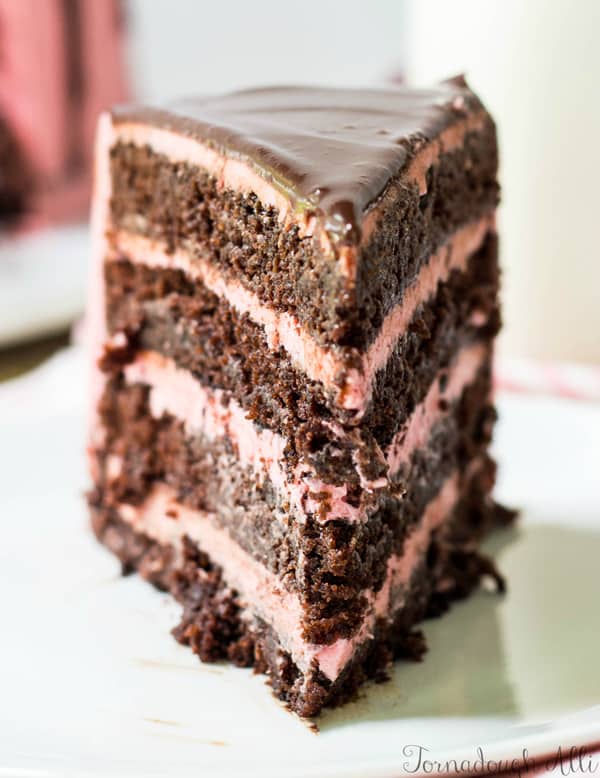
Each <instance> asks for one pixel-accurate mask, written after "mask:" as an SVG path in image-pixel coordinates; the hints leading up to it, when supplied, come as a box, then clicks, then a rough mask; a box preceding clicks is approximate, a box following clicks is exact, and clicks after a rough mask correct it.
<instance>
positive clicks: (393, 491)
mask: <svg viewBox="0 0 600 778" xmlns="http://www.w3.org/2000/svg"><path fill="white" fill-rule="evenodd" d="M490 389H491V377H490V374H489V369H488V367H487V365H486V366H484V367H483V368H482V369H480V371H479V373H478V376H477V378H476V380H475V382H474V383H473V384H471V385H470V386H468V387H466V388H465V390H464V391H463V393H462V395H461V396H460V398H459V399H458V400H456V401H455V402H454V404H453V406H452V407H451V408H448V409H447V412H446V414H445V415H444V417H442V419H441V420H440V421H438V422H437V424H435V425H434V427H433V429H432V430H431V433H430V435H429V438H428V440H427V445H426V446H425V447H423V448H418V449H416V450H414V451H413V452H412V454H411V457H410V460H409V461H407V462H406V464H405V465H404V466H403V467H402V468H401V469H400V470H399V471H398V473H397V474H396V475H395V477H393V478H392V479H391V482H390V485H389V487H388V488H387V489H386V490H382V491H381V492H380V493H379V495H378V496H377V498H374V497H373V496H371V495H368V494H364V492H363V490H362V489H361V486H360V484H359V483H357V476H356V471H354V472H353V480H354V484H353V491H354V495H355V499H356V500H357V503H360V502H361V501H363V500H364V501H365V502H366V504H367V506H370V507H367V508H366V510H367V511H368V518H366V519H365V521H364V522H360V523H353V524H348V523H347V522H344V521H335V520H332V521H328V522H327V523H325V524H323V522H322V521H320V520H319V518H318V517H317V516H315V515H308V516H307V517H306V518H304V519H303V520H302V521H300V520H299V517H296V519H294V518H293V513H291V511H290V508H289V507H288V506H287V505H286V501H285V499H284V498H283V499H282V495H281V494H278V492H277V489H276V488H275V487H274V485H273V484H272V483H271V482H270V480H269V478H268V477H266V478H265V479H264V480H262V482H260V481H258V479H257V475H256V473H255V472H253V471H252V470H250V469H249V468H247V467H246V468H244V467H243V466H242V465H241V464H240V463H239V460H238V459H237V457H236V455H235V451H234V448H233V447H232V444H231V441H230V440H228V439H217V440H216V441H210V440H207V439H206V437H204V436H203V435H195V436H191V435H190V434H189V433H188V432H187V431H186V430H185V428H184V425H183V423H182V422H181V421H179V420H177V419H175V418H173V417H172V416H169V415H168V414H164V413H163V414H162V415H161V417H160V418H158V419H157V418H154V417H153V415H152V412H151V409H150V407H149V404H148V389H147V387H144V386H143V385H140V384H137V385H133V386H126V385H124V384H123V381H122V379H118V378H114V379H113V380H112V381H111V382H110V383H109V384H108V386H107V389H106V391H105V396H104V398H103V400H102V403H101V406H100V409H101V414H102V415H101V420H102V423H103V428H104V430H105V431H106V442H105V448H104V449H103V451H102V452H101V453H100V454H99V457H100V464H99V472H100V473H101V474H102V475H101V476H100V478H99V479H98V480H97V484H98V487H99V489H100V490H101V495H102V496H101V502H102V504H104V505H107V506H113V507H115V506H118V505H121V504H123V503H128V504H133V505H140V504H142V503H143V501H144V499H145V498H146V496H147V494H148V493H149V492H150V491H151V490H152V486H153V484H154V483H156V482H158V483H162V482H164V483H166V484H168V486H169V488H171V489H173V490H174V493H175V495H176V498H177V500H178V501H179V502H180V503H182V504H183V505H186V506H188V507H189V508H192V509H197V510H201V511H206V512H210V513H214V514H215V520H216V521H217V522H218V523H219V524H220V525H221V526H223V527H226V528H227V530H228V532H229V533H230V535H231V536H232V537H233V538H234V539H235V541H236V542H237V543H238V544H239V545H240V546H241V547H242V548H243V549H244V550H245V551H247V552H248V554H250V555H251V556H253V557H254V558H255V559H257V561H259V562H260V563H261V564H263V565H265V566H266V567H267V568H268V569H270V570H271V571H272V572H273V573H274V574H275V575H277V576H278V577H279V578H280V579H281V581H282V584H283V585H284V586H285V587H286V588H287V589H288V590H294V591H297V592H298V593H299V594H300V595H301V597H302V599H303V601H304V602H305V603H306V606H307V607H308V608H309V611H308V614H307V619H306V625H305V631H306V634H307V636H308V637H309V639H311V640H313V641H314V642H319V643H330V642H332V640H334V639H336V638H339V637H347V636H349V635H350V634H352V633H353V632H354V631H355V630H356V629H357V627H358V625H359V624H360V621H361V619H362V616H363V612H364V610H365V607H366V602H365V600H364V591H365V590H372V591H378V590H379V589H380V588H381V586H382V584H383V580H384V577H385V573H386V566H387V563H388V560H389V557H390V555H391V554H401V552H402V547H403V543H404V540H405V537H406V534H407V533H409V532H410V531H411V529H412V528H413V527H414V526H416V525H417V524H418V522H419V520H420V517H421V515H422V514H423V513H424V511H425V509H426V507H427V505H428V504H429V503H430V502H431V501H432V499H433V498H434V497H435V495H436V494H437V493H438V492H439V491H440V489H441V487H442V484H443V483H444V481H445V480H446V479H447V478H448V476H449V475H450V474H451V473H452V472H454V471H459V472H466V470H467V468H468V465H469V462H471V461H472V460H474V459H477V458H479V459H480V460H481V462H482V465H481V467H480V475H479V476H478V478H480V479H483V480H484V482H485V483H486V486H487V488H488V489H489V488H490V487H491V484H492V483H493V476H494V470H493V465H492V464H491V463H487V462H485V458H484V452H485V449H486V447H487V445H488V443H489V439H490V435H491V428H492V422H493V409H492V408H491V406H489V405H487V398H488V397H489V394H490ZM330 466H331V465H330ZM348 471H349V472H350V464H349V465H348ZM348 481H350V482H352V478H351V477H350V476H349V477H348ZM365 498H366V499H365ZM290 514H291V515H290ZM174 520H176V518H175V519H174ZM299 560H302V564H301V566H300V563H299Z"/></svg>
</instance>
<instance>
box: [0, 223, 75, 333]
mask: <svg viewBox="0 0 600 778" xmlns="http://www.w3.org/2000/svg"><path fill="white" fill-rule="evenodd" d="M88 255H89V238H88V228H87V226H86V225H84V224H76V225H72V226H63V227H53V228H49V229H44V230H41V231H39V232H34V233H32V234H27V235H20V236H18V237H14V238H11V239H8V238H2V239H0V347H3V346H8V345H12V344H13V343H17V342H18V341H21V340H27V339H29V338H33V337H37V336H40V335H45V334H47V333H53V332H58V331H59V330H61V329H64V328H66V327H67V326H68V325H69V324H70V323H71V322H72V321H73V320H74V319H75V318H76V317H77V316H78V315H79V314H80V313H81V311H82V309H83V304H84V299H85V285H86V276H87V268H88Z"/></svg>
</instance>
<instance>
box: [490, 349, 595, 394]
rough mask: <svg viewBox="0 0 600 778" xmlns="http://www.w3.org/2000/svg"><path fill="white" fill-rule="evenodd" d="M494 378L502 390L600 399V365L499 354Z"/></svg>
mask: <svg viewBox="0 0 600 778" xmlns="http://www.w3.org/2000/svg"><path fill="white" fill-rule="evenodd" d="M494 378H495V383H496V388H497V389H498V390H499V391H504V392H520V393H522V392H531V393H535V394H553V395H556V396H559V397H566V398H569V399H571V400H588V401H592V402H600V365H584V364H569V363H565V362H561V363H559V362H534V361H532V360H530V359H514V358H504V357H499V358H498V359H496V363H495V366H494Z"/></svg>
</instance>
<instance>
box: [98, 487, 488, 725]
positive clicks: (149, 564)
mask: <svg viewBox="0 0 600 778" xmlns="http://www.w3.org/2000/svg"><path fill="white" fill-rule="evenodd" d="M98 502H99V501H98V500H97V499H94V498H92V519H93V527H94V531H95V532H96V535H97V536H98V538H99V539H100V540H101V541H102V542H103V543H104V544H105V545H106V546H107V547H108V548H109V549H110V550H111V551H112V552H113V553H115V554H116V555H117V556H118V558H119V559H120V560H121V563H122V565H123V571H124V572H125V573H128V572H132V571H134V570H136V571H138V572H139V573H140V574H141V575H142V576H143V577H144V578H146V579H147V580H149V581H150V582H151V583H153V584H154V585H156V586H158V587H159V588H161V589H165V590H168V591H170V592H171V593H172V594H173V595H174V596H175V597H176V599H177V600H178V601H179V602H180V603H181V604H182V606H183V615H182V621H181V623H180V624H179V625H178V626H177V627H176V628H175V629H174V631H173V632H174V635H175V637H176V638H177V639H178V640H179V641H180V642H182V643H184V644H186V645H189V646H190V647H191V648H192V650H193V651H194V652H195V653H196V654H198V656H199V657H200V659H201V660H202V661H205V662H213V661H218V660H221V659H228V660H229V661H232V662H234V663H235V664H238V665H239V666H242V667H252V666H253V667H254V668H255V670H256V671H257V672H263V673H265V672H266V673H268V674H269V678H270V681H271V685H272V686H273V689H274V691H275V694H276V695H277V696H278V697H279V698H280V699H281V700H284V701H285V702H286V703H287V704H289V705H290V707H291V708H292V709H293V710H294V711H296V712H297V713H298V714H300V715H301V716H313V715H316V714H318V713H319V712H320V711H321V709H322V708H323V707H324V706H336V705H338V704H341V703H343V702H345V701H347V700H348V699H351V698H352V697H353V696H354V695H355V694H356V691H357V689H358V687H359V686H360V685H361V684H362V683H363V682H364V681H365V680H367V679H375V680H383V679H384V678H385V677H386V674H387V671H388V669H389V666H390V663H391V661H392V660H393V659H394V658H403V659H420V658H421V656H422V654H423V652H424V651H425V643H424V640H423V637H422V635H421V634H420V633H416V632H414V631H413V629H414V627H415V625H417V624H418V623H419V622H420V621H421V620H422V619H423V618H425V617H426V616H427V615H434V616H436V615H439V614H440V612H442V611H443V610H445V609H446V608H447V607H448V604H449V603H450V602H452V600H454V599H459V598H462V597H465V596H466V595H467V594H468V593H469V592H470V591H471V590H472V589H473V588H474V587H475V586H477V585H478V583H479V581H480V579H481V577H482V576H490V577H492V578H493V579H494V580H495V581H496V583H497V585H498V586H499V587H502V586H503V582H502V579H501V578H500V577H499V576H498V574H497V572H496V571H495V568H494V567H493V565H492V564H491V563H490V562H489V560H487V559H485V558H484V557H482V556H480V555H479V554H478V553H477V552H476V551H474V550H473V549H472V544H471V543H469V544H465V543H457V542H453V541H452V540H451V539H450V538H451V537H452V536H457V537H460V536H464V535H465V530H463V529H461V528H462V527H467V528H468V529H467V531H466V532H467V534H468V533H469V532H470V529H471V527H472V524H473V520H472V517H473V516H478V517H479V516H481V511H482V505H483V504H482V502H481V491H480V488H479V487H478V486H477V485H475V484H474V485H473V486H472V487H471V488H469V489H467V490H466V491H465V493H464V495H463V498H462V499H461V501H460V502H459V503H458V504H457V506H456V508H455V509H454V511H453V514H452V517H451V518H450V519H449V521H448V524H447V528H446V529H447V532H448V535H447V536H446V535H445V533H443V532H438V533H436V534H434V535H433V537H432V539H431V542H430V546H429V550H428V553H427V554H426V556H425V558H424V563H423V566H422V567H421V568H420V569H418V570H415V572H414V573H413V575H412V576H411V580H410V584H409V587H408V589H407V590H406V592H405V597H404V600H403V604H402V605H401V606H400V607H399V608H398V609H397V611H396V612H395V613H394V614H393V615H390V618H389V619H379V620H378V621H377V623H376V625H375V628H374V630H373V635H372V637H370V638H366V639H365V640H364V641H363V643H362V644H361V646H360V647H359V649H358V650H357V651H356V652H355V654H354V656H353V658H352V659H351V660H350V661H349V662H348V664H347V665H346V667H345V668H344V671H343V672H342V673H341V674H340V675H339V677H338V678H337V679H336V680H335V681H334V682H332V681H331V680H330V679H329V678H327V676H326V675H325V674H324V673H322V672H321V671H319V669H318V668H317V667H316V666H313V667H311V668H310V669H309V670H308V671H303V670H301V669H300V668H299V667H298V666H297V665H296V664H295V663H294V661H293V659H292V657H291V656H290V655H289V653H287V652H286V651H285V650H284V649H283V648H282V646H281V644H280V642H279V640H278V636H277V635H276V634H275V633H274V632H273V630H272V629H270V628H269V627H268V626H267V625H266V624H265V623H264V622H262V621H261V620H260V619H256V618H255V619H248V618H247V616H246V614H245V608H244V604H243V601H241V600H240V598H239V595H238V593H237V592H236V591H235V590H233V591H232V590H231V587H230V586H229V585H228V583H227V580H226V578H225V577H224V575H223V571H222V569H221V568H220V567H219V566H218V565H216V564H215V563H214V562H213V561H212V560H211V559H210V557H209V556H208V555H207V554H206V553H205V552H204V551H203V550H202V549H199V548H198V547H197V546H196V545H195V544H193V543H192V542H191V541H189V540H186V541H185V542H184V545H183V555H182V556H181V557H178V556H177V555H176V554H175V553H174V550H173V547H172V546H162V545H160V544H159V543H157V542H156V541H154V540H152V539H151V538H149V537H148V536H147V535H144V534H143V533H140V532H136V531H135V530H133V529H132V528H131V527H130V526H129V525H128V524H126V523H125V522H123V521H122V520H120V519H119V518H118V517H117V516H116V515H115V514H114V512H113V511H111V510H110V509H107V508H106V507H98V506H97V503H98ZM485 505H486V506H487V503H485ZM486 512H487V517H488V528H489V526H490V524H491V523H493V521H494V515H493V513H492V512H491V511H490V510H489V509H488V508H487V507H486Z"/></svg>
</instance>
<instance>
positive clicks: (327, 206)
mask: <svg viewBox="0 0 600 778" xmlns="http://www.w3.org/2000/svg"><path fill="white" fill-rule="evenodd" d="M480 108H481V104H480V102H479V100H478V99H477V97H475V95H474V94H473V93H472V92H471V91H470V90H469V88H468V87H467V85H466V83H465V81H464V79H462V78H460V77H459V78H456V79H452V80H450V81H446V82H443V83H442V84H440V85H438V86H436V87H435V88H431V89H415V88H409V87H394V88H385V89H375V88H371V89H366V88H365V89H336V88H326V87H302V86H291V87H267V88H260V89H249V90H243V91H239V92H233V93H231V94H227V95H225V96H218V97H201V98H189V99H183V100H179V101H177V102H174V103H170V104H169V105H168V106H167V107H165V108H137V107H135V108H131V107H127V106H126V107H119V108H116V109H115V110H114V112H113V120H114V121H115V123H117V124H118V123H124V122H130V121H134V122H136V121H139V122H143V123H147V124H152V125H154V126H157V127H160V128H162V129H165V130H169V131H171V132H175V133H177V134H180V135H185V136H187V137H191V138H193V139H195V140H198V141H201V142H202V143H204V144H205V145H207V146H210V147H212V148H214V149H215V150H216V151H218V152H219V153H221V154H223V155H224V156H227V157H230V158H238V159H241V160H243V161H245V162H246V163H248V164H249V165H251V166H252V167H253V168H254V169H255V170H256V171H257V173H258V174H259V175H260V176H262V177H263V178H264V179H265V180H267V181H268V182H269V183H271V184H272V185H273V186H275V187H276V188H277V189H278V190H279V191H280V192H282V193H283V194H284V195H285V197H286V198H287V199H288V200H289V202H290V203H291V205H292V208H293V209H294V210H295V211H297V212H303V213H310V214H314V215H315V216H316V217H317V218H318V219H319V220H320V221H321V224H322V227H323V228H324V229H325V231H326V232H327V233H328V234H329V236H330V237H331V239H332V240H333V241H334V242H336V243H357V242H358V241H359V240H360V224H361V220H362V216H363V214H364V212H365V210H366V209H368V207H369V205H371V204H372V203H374V202H375V201H376V200H377V198H378V197H379V196H380V195H381V194H382V192H383V191H384V189H385V186H386V184H387V183H388V182H389V180H390V179H391V178H393V177H394V176H396V175H397V174H398V173H399V172H400V171H401V170H402V169H403V168H404V167H405V166H406V165H407V163H409V162H410V160H411V159H412V157H413V156H414V154H415V153H416V152H417V151H418V150H419V149H420V148H422V147H423V145H424V144H426V143H427V142H429V141H430V140H432V139H434V138H435V137H437V136H438V135H439V134H440V133H441V132H442V131H443V130H444V129H445V128H446V127H447V126H449V125H450V124H452V123H453V122H454V121H458V120H460V119H461V118H463V117H464V116H465V115H466V114H468V113H471V112H473V111H476V110H479V109H480Z"/></svg>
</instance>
